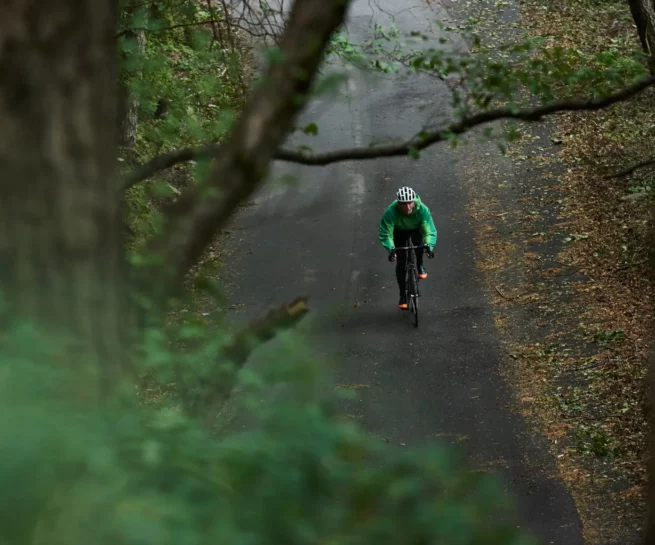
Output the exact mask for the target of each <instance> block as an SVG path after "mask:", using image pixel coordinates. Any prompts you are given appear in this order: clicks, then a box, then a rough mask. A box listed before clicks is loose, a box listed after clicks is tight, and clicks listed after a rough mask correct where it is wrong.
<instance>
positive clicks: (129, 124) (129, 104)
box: [120, 29, 146, 162]
mask: <svg viewBox="0 0 655 545" xmlns="http://www.w3.org/2000/svg"><path fill="white" fill-rule="evenodd" d="M125 37H126V40H130V41H132V42H133V45H134V49H133V52H131V53H130V55H133V56H134V57H135V59H134V61H135V63H138V65H141V64H142V59H143V56H144V55H145V52H146V33H145V31H144V30H143V29H138V30H134V31H130V32H128V33H127V34H126V36H125ZM142 74H143V70H142V69H141V67H140V66H137V67H136V68H135V69H134V71H133V72H131V73H130V74H129V75H128V77H127V78H126V80H127V81H125V82H124V84H123V89H121V94H122V100H124V101H125V102H124V106H123V108H122V109H123V111H122V112H121V114H122V119H121V140H120V145H121V147H122V148H123V151H124V153H125V155H126V158H127V160H128V161H129V162H134V158H135V157H134V153H135V149H134V148H135V146H136V138H137V134H138V130H139V99H138V97H136V96H135V95H134V94H133V93H131V92H130V89H129V79H131V78H135V77H136V78H139V77H140V76H141V75H142Z"/></svg>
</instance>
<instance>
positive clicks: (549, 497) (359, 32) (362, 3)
mask: <svg viewBox="0 0 655 545" xmlns="http://www.w3.org/2000/svg"><path fill="white" fill-rule="evenodd" d="M447 18H448V14H447V13H446V12H445V11H444V9H443V8H442V7H439V6H437V5H436V2H432V3H431V4H429V5H428V4H426V3H425V2H424V0H380V2H378V3H377V5H373V3H369V1H368V0H356V1H355V2H354V5H353V6H352V8H351V11H350V16H349V20H348V23H347V30H348V32H349V35H350V37H351V40H352V41H353V42H358V41H360V42H361V41H362V40H365V39H367V38H368V37H370V35H371V32H372V28H373V25H375V24H376V23H378V24H381V25H383V26H388V25H389V24H390V23H391V22H392V20H393V22H394V23H395V24H396V26H397V27H398V28H399V29H400V31H401V33H402V34H406V33H408V32H410V31H412V30H422V31H424V32H429V33H430V35H431V37H432V38H433V39H434V40H435V44H436V39H437V38H438V34H437V31H436V28H429V26H428V25H429V22H430V21H435V20H442V21H444V20H446V19H447ZM459 46H460V47H463V44H459ZM346 87H347V91H348V92H347V95H348V97H349V98H345V97H344V96H341V97H339V98H326V97H323V98H320V99H318V100H316V101H314V102H313V103H311V104H310V106H309V107H308V108H307V110H306V112H305V113H304V115H303V118H302V119H301V120H299V123H298V125H299V126H303V125H304V124H305V123H309V122H316V123H317V124H318V127H319V134H318V136H315V137H308V136H305V135H303V137H302V138H298V137H294V138H293V139H291V141H290V142H289V143H288V145H290V146H292V145H296V144H297V143H298V142H300V141H302V142H303V143H308V144H309V145H312V147H313V148H314V149H315V150H316V151H319V150H328V149H334V148H337V147H339V148H341V147H348V146H361V145H368V144H369V143H370V142H371V141H372V140H380V139H382V140H384V139H391V138H401V137H402V138H406V137H409V136H411V135H412V134H414V133H415V132H416V131H417V129H418V128H420V127H421V126H422V125H423V124H425V123H435V122H438V121H439V120H440V119H447V116H448V113H449V101H448V98H449V96H448V92H447V90H446V89H445V87H444V85H443V84H441V83H439V82H437V81H435V80H433V79H430V78H428V77H427V76H426V77H420V78H419V77H416V76H414V77H412V78H411V79H403V78H402V77H399V76H380V75H377V76H374V77H373V76H371V75H364V74H362V73H359V72H355V71H352V72H351V73H350V79H349V81H348V84H347V86H346ZM467 153H469V154H470V153H472V150H471V149H470V148H468V149H464V150H463V151H460V150H457V151H453V150H451V149H449V148H448V147H447V146H441V147H434V148H432V149H430V150H428V151H426V152H424V153H423V154H422V157H421V160H420V161H412V160H409V159H406V158H395V159H380V160H374V161H368V162H358V163H357V162H348V163H341V164H335V165H331V166H328V167H299V166H295V165H289V164H283V163H277V164H276V165H275V168H274V171H273V172H272V174H271V178H272V181H271V183H270V184H269V185H268V186H266V187H265V188H264V190H263V191H261V192H260V193H259V194H258V195H257V196H256V198H255V199H253V201H252V202H251V203H249V206H246V207H244V208H242V209H241V211H240V212H239V214H238V215H237V218H236V219H235V221H234V224H233V226H232V227H231V228H230V229H232V230H233V232H234V233H235V234H236V236H234V237H233V239H232V242H231V244H234V254H235V255H236V256H237V260H236V262H234V263H233V265H234V269H235V270H237V271H238V275H237V278H236V286H235V289H234V290H233V293H232V299H233V302H234V303H237V304H238V305H239V306H240V308H241V311H240V313H243V314H242V315H240V316H239V318H240V319H243V320H245V319H249V318H252V317H255V316H259V315H261V314H262V313H263V312H264V311H265V310H266V309H267V308H270V307H272V306H278V305H280V304H282V303H284V302H288V301H290V300H291V299H293V298H295V297H296V296H298V295H308V296H309V297H310V303H311V307H312V310H313V313H312V314H313V316H314V318H312V319H308V320H307V322H306V323H305V324H303V327H305V328H307V329H308V330H309V333H310V334H311V335H312V338H313V346H315V347H316V349H317V350H318V351H319V352H322V353H326V354H329V355H330V356H331V358H332V359H334V360H335V361H337V362H338V363H339V365H340V367H339V369H338V371H337V375H338V376H337V381H338V383H340V384H346V385H360V386H364V387H360V388H357V389H356V390H355V391H356V393H357V398H356V400H355V401H352V402H350V403H349V406H348V407H345V408H344V410H345V411H346V412H348V413H349V414H352V415H354V416H355V417H357V418H358V419H359V421H360V422H361V424H362V425H363V426H364V427H365V428H366V429H368V430H370V431H371V433H375V434H378V435H380V436H382V437H384V438H386V439H387V440H388V441H389V442H390V443H393V444H404V445H406V447H407V448H411V446H412V445H420V444H424V443H426V442H428V441H431V440H433V439H434V438H435V437H441V438H443V439H446V440H450V441H452V442H457V443H458V445H459V446H460V447H462V448H464V449H465V451H466V452H467V454H468V456H469V457H470V463H471V464H472V465H474V466H477V467H479V468H484V469H488V470H497V471H499V472H500V474H501V477H502V478H503V480H504V482H505V483H506V484H507V491H508V492H509V493H510V494H511V495H513V496H514V497H515V500H516V503H517V505H518V506H519V517H520V524H521V525H522V526H524V527H526V528H528V529H529V530H530V531H532V532H533V533H534V534H535V535H536V536H538V537H540V538H541V539H542V540H543V542H544V543H554V544H567V545H576V544H579V543H582V538H581V531H580V522H579V519H578V516H577V513H576V510H575V506H574V504H573V501H572V499H571V498H570V496H569V495H568V493H567V492H566V491H565V489H564V488H563V486H562V485H561V484H560V482H559V481H557V480H556V479H553V478H550V477H549V476H550V475H552V474H553V473H554V472H555V470H554V464H553V463H552V460H551V459H550V458H549V456H548V455H547V454H546V453H547V447H546V444H545V442H544V441H543V440H542V439H541V438H540V437H539V436H537V434H536V433H535V432H533V431H532V430H531V429H530V428H528V427H527V426H526V424H525V423H524V422H523V421H522V420H521V418H520V417H519V416H518V415H517V414H515V412H513V411H512V410H511V404H512V398H511V392H509V391H508V390H507V387H506V385H505V384H504V382H503V381H502V379H501V378H500V374H499V365H500V362H499V356H498V342H497V332H496V330H495V326H494V322H493V319H492V312H491V308H490V303H489V301H488V300H487V298H486V297H485V294H484V292H483V289H482V286H481V282H480V278H479V277H478V273H477V272H476V268H475V264H474V261H473V253H474V240H473V233H472V231H471V229H470V227H469V223H468V217H467V214H466V210H465V207H466V204H467V195H466V193H465V191H464V189H463V187H462V185H463V184H462V180H461V173H460V170H459V169H458V164H461V163H460V162H462V161H467V160H469V158H468V157H467V155H466V154H467ZM488 160H490V161H491V160H500V159H499V158H498V157H495V158H494V157H490V158H488ZM289 175H293V176H296V177H297V178H298V183H296V184H294V185H289V184H285V183H283V182H281V181H280V179H283V178H284V177H286V176H289ZM400 185H410V186H411V187H413V188H414V189H415V190H416V191H417V192H418V193H419V194H420V196H421V198H422V199H423V201H424V202H425V203H426V204H427V205H428V206H429V207H430V208H431V210H432V214H433V217H434V222H435V225H436V227H437V230H438V243H437V248H436V254H437V257H436V258H435V259H434V260H428V259H426V260H425V264H426V267H427V269H428V273H429V277H428V279H427V280H426V281H424V282H423V283H422V291H423V297H422V299H421V324H420V326H419V329H418V330H415V329H414V328H413V326H412V325H411V322H410V317H409V316H408V315H407V313H403V312H402V311H400V310H398V309H397V307H396V304H397V300H398V292H397V286H396V281H395V275H394V270H393V265H391V264H390V263H388V262H387V259H386V256H385V252H384V250H383V249H382V248H381V247H380V245H379V243H378V240H377V229H378V222H379V219H380V215H381V214H382V212H383V211H384V208H385V207H386V206H387V205H388V203H389V202H390V201H391V200H392V199H393V198H394V194H395V190H396V189H397V187H399V186H400ZM316 316H318V317H319V318H316Z"/></svg>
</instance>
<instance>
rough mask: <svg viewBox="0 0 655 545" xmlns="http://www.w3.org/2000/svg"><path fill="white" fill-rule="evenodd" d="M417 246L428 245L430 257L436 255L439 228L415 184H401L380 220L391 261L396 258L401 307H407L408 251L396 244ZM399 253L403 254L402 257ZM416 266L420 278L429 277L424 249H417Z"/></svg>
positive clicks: (382, 240) (381, 238) (383, 241)
mask: <svg viewBox="0 0 655 545" xmlns="http://www.w3.org/2000/svg"><path fill="white" fill-rule="evenodd" d="M410 240H411V241H412V242H413V244H414V246H421V245H423V244H425V245H426V246H428V248H429V250H428V257H429V258H430V259H432V258H433V257H434V246H435V244H436V243H437V229H436V228H435V226H434V222H433V221H432V214H431V213H430V209H429V208H428V207H427V206H425V205H424V204H423V203H422V202H421V199H420V198H419V196H418V195H417V194H416V193H415V192H414V190H413V189H412V188H411V187H401V188H400V189H399V190H398V192H397V193H396V200H395V201H393V202H392V203H391V204H390V205H389V206H388V207H387V209H386V210H385V211H384V214H382V219H381V220H380V243H381V244H382V246H383V247H384V248H385V249H386V250H387V251H388V252H389V261H392V262H393V261H396V279H397V280H398V288H399V289H400V301H399V302H398V307H399V308H401V309H403V310H404V309H406V308H407V297H406V294H405V274H406V271H405V255H404V253H405V250H398V251H397V252H396V250H395V247H396V246H407V245H408V243H409V241H410ZM396 254H401V255H400V256H398V255H396ZM416 266H417V268H418V275H419V278H421V279H423V280H425V279H426V278H427V277H428V273H427V272H426V270H425V267H424V266H423V248H420V249H417V250H416Z"/></svg>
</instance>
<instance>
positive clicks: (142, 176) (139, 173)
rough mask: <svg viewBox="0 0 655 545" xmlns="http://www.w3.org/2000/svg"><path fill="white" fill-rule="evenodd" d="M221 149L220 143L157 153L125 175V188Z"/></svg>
mask: <svg viewBox="0 0 655 545" xmlns="http://www.w3.org/2000/svg"><path fill="white" fill-rule="evenodd" d="M219 149H220V144H207V145H206V146H202V147H200V148H183V149H180V150H175V151H171V152H168V153H163V154H161V155H157V157H155V158H153V159H151V160H150V161H148V162H147V163H145V164H143V165H141V166H139V167H137V168H135V169H134V170H133V171H132V172H130V173H129V174H128V175H127V176H125V178H124V180H123V189H130V188H131V187H134V186H135V185H137V184H138V183H140V182H142V181H143V180H147V179H148V178H150V177H151V176H153V175H154V174H156V173H157V172H160V171H162V170H166V169H169V168H171V167H174V166H175V165H177V164H180V163H186V162H188V161H194V160H198V159H208V158H210V157H214V156H215V155H216V154H217V153H218V150H219Z"/></svg>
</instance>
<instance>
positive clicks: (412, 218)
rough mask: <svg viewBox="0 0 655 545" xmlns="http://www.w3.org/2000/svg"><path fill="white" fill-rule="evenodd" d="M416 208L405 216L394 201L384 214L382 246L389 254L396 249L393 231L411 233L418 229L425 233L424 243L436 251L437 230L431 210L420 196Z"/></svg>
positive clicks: (381, 225) (381, 233) (381, 224)
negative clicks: (410, 231)
mask: <svg viewBox="0 0 655 545" xmlns="http://www.w3.org/2000/svg"><path fill="white" fill-rule="evenodd" d="M415 202H416V206H415V207H414V211H413V212H412V213H411V214H403V213H402V212H401V211H400V208H399V207H398V201H393V202H392V203H391V204H390V205H389V206H388V207H387V209H386V210H385V211H384V214H382V219H381V220H380V244H382V246H384V247H385V248H386V249H387V251H388V252H391V251H392V250H393V248H394V244H393V231H394V229H396V228H397V229H399V230H403V231H409V230H412V229H416V228H418V227H420V228H421V230H422V231H423V243H424V244H427V245H428V246H429V247H430V251H432V250H434V246H435V244H436V243H437V229H436V228H435V226H434V222H433V221H432V214H431V213H430V209H429V208H428V207H427V206H425V205H424V204H423V203H422V202H421V199H420V198H419V196H418V195H417V196H416V201H415Z"/></svg>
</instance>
